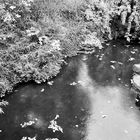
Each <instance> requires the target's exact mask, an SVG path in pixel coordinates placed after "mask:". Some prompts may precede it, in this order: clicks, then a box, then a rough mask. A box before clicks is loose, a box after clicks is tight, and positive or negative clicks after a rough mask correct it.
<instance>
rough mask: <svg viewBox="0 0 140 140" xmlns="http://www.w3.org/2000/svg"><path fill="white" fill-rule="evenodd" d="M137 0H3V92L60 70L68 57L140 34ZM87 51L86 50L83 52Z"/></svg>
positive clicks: (0, 76)
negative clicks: (110, 41) (110, 40)
mask: <svg viewBox="0 0 140 140" xmlns="http://www.w3.org/2000/svg"><path fill="white" fill-rule="evenodd" d="M139 6H140V2H139V1H136V0H0V92H1V94H0V95H1V97H2V96H4V95H5V92H6V91H11V90H12V88H13V86H14V85H15V84H17V83H19V82H22V81H29V80H34V81H36V82H37V83H41V82H45V81H46V80H47V79H49V78H51V77H53V76H55V75H57V73H58V72H59V71H60V68H61V64H62V63H63V62H64V59H65V58H66V57H68V56H73V55H76V54H77V53H81V52H83V51H84V52H86V53H88V52H93V51H94V47H99V48H102V46H101V42H103V41H104V40H109V39H114V38H117V37H126V39H127V40H128V41H130V40H132V39H136V38H139V36H140V29H139V24H140V18H139V17H140V9H139ZM81 50H82V51H81Z"/></svg>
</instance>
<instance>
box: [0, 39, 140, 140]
mask: <svg viewBox="0 0 140 140" xmlns="http://www.w3.org/2000/svg"><path fill="white" fill-rule="evenodd" d="M139 62H140V49H139V46H135V47H132V46H127V45H123V44H121V43H119V42H115V43H114V42H112V43H111V44H109V45H108V44H107V47H106V48H105V49H103V50H100V51H99V50H96V52H95V53H94V54H92V55H81V56H77V57H73V58H72V59H70V60H68V65H67V66H65V68H63V69H62V72H61V73H60V74H59V75H58V76H57V77H56V78H55V79H54V83H52V84H53V85H48V84H47V83H45V84H41V85H36V84H27V85H24V86H22V87H19V88H17V89H16V90H15V92H14V93H13V94H12V95H11V96H9V97H8V99H7V101H8V102H9V105H8V106H7V107H6V108H4V112H5V114H3V115H0V130H1V132H0V140H50V139H53V140H139V139H140V112H139V109H138V108H137V107H136V106H135V99H134V97H135V95H134V92H133V91H132V90H131V83H130V79H131V77H132V73H133V72H132V66H133V64H135V63H139Z"/></svg>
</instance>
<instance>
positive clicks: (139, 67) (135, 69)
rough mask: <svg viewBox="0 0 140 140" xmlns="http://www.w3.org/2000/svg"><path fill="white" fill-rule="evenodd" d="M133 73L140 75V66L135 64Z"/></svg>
mask: <svg viewBox="0 0 140 140" xmlns="http://www.w3.org/2000/svg"><path fill="white" fill-rule="evenodd" d="M133 71H134V72H137V73H140V64H134V65H133Z"/></svg>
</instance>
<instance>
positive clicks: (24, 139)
mask: <svg viewBox="0 0 140 140" xmlns="http://www.w3.org/2000/svg"><path fill="white" fill-rule="evenodd" d="M21 140H36V136H35V137H33V138H31V137H22V139H21Z"/></svg>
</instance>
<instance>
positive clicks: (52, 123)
mask: <svg viewBox="0 0 140 140" xmlns="http://www.w3.org/2000/svg"><path fill="white" fill-rule="evenodd" d="M58 118H59V115H56V117H55V119H54V120H52V121H50V125H49V126H48V128H50V129H52V130H53V132H56V131H60V132H61V133H63V129H62V127H61V126H59V125H57V121H56V119H58Z"/></svg>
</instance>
